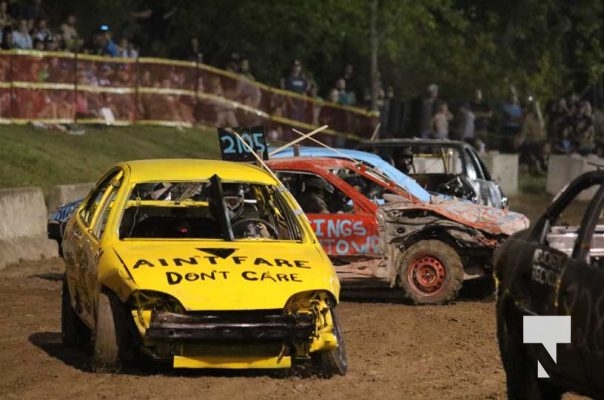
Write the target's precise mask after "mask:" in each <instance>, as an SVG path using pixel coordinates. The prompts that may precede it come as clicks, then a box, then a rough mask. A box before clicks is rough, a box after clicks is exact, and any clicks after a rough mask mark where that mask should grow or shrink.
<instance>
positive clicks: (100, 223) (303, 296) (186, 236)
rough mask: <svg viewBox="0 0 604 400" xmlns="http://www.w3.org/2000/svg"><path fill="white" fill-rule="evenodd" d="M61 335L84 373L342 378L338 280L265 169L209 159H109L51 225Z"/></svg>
mask: <svg viewBox="0 0 604 400" xmlns="http://www.w3.org/2000/svg"><path fill="white" fill-rule="evenodd" d="M61 245H62V250H63V257H64V258H65V264H66V274H65V280H64V284H63V303H62V335H63V341H64V342H65V343H66V344H69V345H75V344H85V343H87V342H88V341H89V340H90V341H91V342H92V345H93V348H94V356H93V365H94V367H95V369H96V370H102V371H116V370H119V369H120V368H122V366H124V365H125V364H126V363H128V362H129V361H130V360H131V359H133V358H135V357H145V356H146V357H151V358H152V359H155V360H161V361H167V362H169V363H171V365H172V366H173V367H175V368H300V369H301V370H304V371H307V372H308V371H310V372H313V373H318V374H320V375H325V376H331V375H334V374H342V375H343V374H345V372H346V369H347V361H346V353H345V350H344V343H343V340H342V333H341V329H340V327H339V325H338V321H337V319H336V314H335V306H336V305H337V303H338V297H339V290H340V286H339V282H338V279H337V277H336V274H335V271H334V269H333V267H332V265H331V264H330V261H329V259H328V257H327V256H326V254H325V252H324V251H323V249H322V247H321V245H320V243H319V242H318V241H317V239H316V237H315V235H314V233H313V231H312V229H311V228H310V226H309V224H308V222H307V220H306V218H305V216H304V214H303V213H302V211H301V210H300V209H299V207H298V205H297V203H296V202H295V200H294V199H293V198H292V196H291V195H290V193H289V192H287V191H286V190H285V189H284V188H283V187H282V186H281V185H280V184H279V182H278V181H277V180H276V179H274V178H273V177H272V176H271V175H270V174H269V173H267V172H265V171H263V170H261V169H259V168H257V167H255V166H252V165H246V164H237V163H231V162H225V161H214V160H146V161H132V162H124V163H120V164H117V165H116V166H115V167H113V168H111V169H110V170H109V171H108V172H107V173H106V174H105V175H104V176H103V177H102V178H101V179H100V180H99V182H98V183H97V185H96V187H95V188H94V189H93V190H92V191H91V193H90V194H89V195H88V197H87V198H85V199H84V201H83V202H82V203H81V204H80V205H79V206H78V207H77V209H76V210H75V212H74V213H73V214H72V216H71V217H70V218H69V220H68V221H67V223H66V225H65V229H64V232H63V237H62V244H61Z"/></svg>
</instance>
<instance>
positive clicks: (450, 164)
mask: <svg viewBox="0 0 604 400" xmlns="http://www.w3.org/2000/svg"><path fill="white" fill-rule="evenodd" d="M358 149H359V150H364V151H368V152H373V153H376V154H378V155H380V156H381V157H382V158H383V159H385V160H386V161H388V162H390V163H391V164H392V165H394V166H395V167H397V168H398V169H400V170H401V171H402V172H404V173H405V174H407V175H409V176H410V177H412V178H413V179H415V180H416V181H417V182H418V183H419V184H420V185H422V187H424V188H425V189H426V190H428V191H430V192H436V193H442V194H447V195H452V196H456V197H460V198H464V199H467V200H470V201H473V202H474V203H477V204H483V205H487V206H491V207H496V208H506V207H507V202H508V201H507V198H506V197H505V196H504V194H503V192H502V191H501V188H500V187H499V185H498V184H497V183H496V182H495V181H493V179H492V178H491V174H490V173H489V170H488V169H487V167H486V166H485V165H484V163H483V162H482V160H481V159H480V157H479V155H478V153H477V151H476V149H474V147H472V146H470V145H469V144H468V143H466V142H462V141H455V140H437V139H399V138H397V139H380V140H374V141H368V142H363V143H361V144H360V145H359V146H358Z"/></svg>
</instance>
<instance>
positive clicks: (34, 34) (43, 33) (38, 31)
mask: <svg viewBox="0 0 604 400" xmlns="http://www.w3.org/2000/svg"><path fill="white" fill-rule="evenodd" d="M29 34H30V35H31V38H32V40H35V39H39V40H41V41H42V42H45V41H46V39H48V38H50V37H52V33H51V32H50V29H48V24H47V22H46V19H45V18H38V19H37V20H36V22H35V25H34V29H32V30H31V31H30V32H29Z"/></svg>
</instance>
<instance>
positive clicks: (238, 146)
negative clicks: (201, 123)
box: [220, 132, 266, 154]
mask: <svg viewBox="0 0 604 400" xmlns="http://www.w3.org/2000/svg"><path fill="white" fill-rule="evenodd" d="M240 136H241V139H242V140H243V141H245V143H247V144H248V146H250V147H251V148H252V149H254V150H255V151H260V152H263V153H264V151H265V150H266V147H265V145H264V143H263V142H262V136H263V134H262V132H256V133H243V134H241V135H240ZM220 140H221V141H222V142H223V143H224V144H225V145H226V146H225V148H224V154H241V153H249V152H250V150H249V148H248V147H247V146H245V145H243V143H241V140H237V138H236V137H234V136H222V137H221V138H220Z"/></svg>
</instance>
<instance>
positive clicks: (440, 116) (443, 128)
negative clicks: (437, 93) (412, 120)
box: [429, 102, 453, 139]
mask: <svg viewBox="0 0 604 400" xmlns="http://www.w3.org/2000/svg"><path fill="white" fill-rule="evenodd" d="M452 119H453V114H451V112H449V106H448V105H447V103H445V102H442V103H440V105H439V106H438V111H437V112H436V114H434V117H432V129H431V132H432V133H431V134H430V136H429V137H431V138H433V139H448V138H449V122H450V121H451V120H452Z"/></svg>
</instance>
